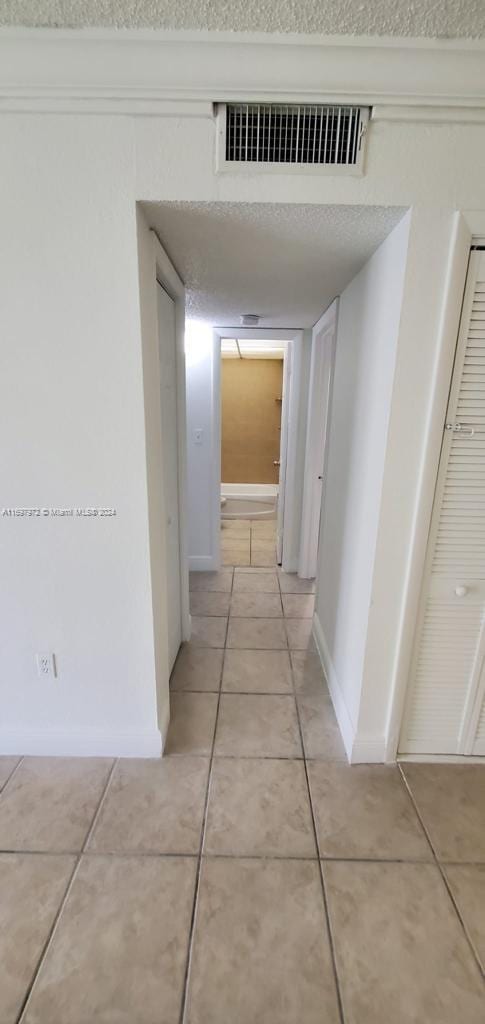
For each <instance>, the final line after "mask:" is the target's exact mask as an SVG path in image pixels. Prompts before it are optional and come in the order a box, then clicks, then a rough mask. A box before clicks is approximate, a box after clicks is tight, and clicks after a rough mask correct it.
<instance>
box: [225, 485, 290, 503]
mask: <svg viewBox="0 0 485 1024" xmlns="http://www.w3.org/2000/svg"><path fill="white" fill-rule="evenodd" d="M221 497H222V498H239V499H240V500H244V501H264V500H265V499H266V500H267V501H272V500H273V499H276V498H277V497H278V484H224V483H221Z"/></svg>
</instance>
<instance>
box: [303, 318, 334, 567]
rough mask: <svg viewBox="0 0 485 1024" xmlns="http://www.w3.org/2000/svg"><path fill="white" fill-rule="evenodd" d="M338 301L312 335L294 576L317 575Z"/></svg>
mask: <svg viewBox="0 0 485 1024" xmlns="http://www.w3.org/2000/svg"><path fill="white" fill-rule="evenodd" d="M337 310H338V299H335V302H333V303H332V305H331V306H330V307H329V308H328V309H327V310H326V312H325V313H324V314H323V316H322V317H321V318H320V320H319V321H318V323H316V324H315V327H314V328H313V333H312V355H311V364H310V388H309V400H308V421H307V436H306V450H305V477H304V483H303V509H302V527H301V544H300V561H299V567H298V575H299V576H302V577H304V578H306V579H313V577H314V576H316V574H317V555H318V539H319V532H320V516H321V508H322V494H323V488H324V480H325V461H326V452H327V424H328V415H329V408H330V396H331V387H332V379H333V367H334V360H335V342H336V335H337Z"/></svg>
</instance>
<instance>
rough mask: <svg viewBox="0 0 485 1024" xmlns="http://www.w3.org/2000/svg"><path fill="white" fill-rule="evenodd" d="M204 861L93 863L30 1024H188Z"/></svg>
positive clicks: (41, 981) (73, 895)
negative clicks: (185, 1013) (187, 991)
mask: <svg viewBox="0 0 485 1024" xmlns="http://www.w3.org/2000/svg"><path fill="white" fill-rule="evenodd" d="M195 872H196V861H195V858H187V859H186V858H177V857H168V858H164V857H98V856H89V857H85V858H83V862H82V863H81V866H80V868H79V871H78V874H77V876H76V879H75V881H74V884H73V887H72V889H71V891H70V894H69V897H68V899H67V902H66V906H65V907H64V910H63V913H62V915H61V918H60V920H59V925H58V928H57V930H56V933H55V936H54V939H53V941H52V945H51V946H50V949H49V951H48V953H47V957H46V960H45V962H44V965H43V966H42V968H41V971H40V973H39V977H38V979H37V982H36V984H35V986H34V989H33V992H32V997H31V1001H30V1002H29V1004H28V1007H27V1012H26V1016H25V1022H26V1024H88V1022H89V1024H91V1022H93V1024H94V1021H96V1024H154V1022H160V1024H161V1022H163V1024H178V1020H179V1016H180V1007H181V1000H182V989H183V981H184V972H185V964H186V958H187V947H188V938H189V929H190V917H191V912H192V903H193V896H194V887H195Z"/></svg>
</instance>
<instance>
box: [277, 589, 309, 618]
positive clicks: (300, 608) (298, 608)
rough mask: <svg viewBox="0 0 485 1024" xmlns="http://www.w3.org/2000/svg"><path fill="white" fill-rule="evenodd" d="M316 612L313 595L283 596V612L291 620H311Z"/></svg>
mask: <svg viewBox="0 0 485 1024" xmlns="http://www.w3.org/2000/svg"><path fill="white" fill-rule="evenodd" d="M314 610H315V597H314V595H313V594H283V611H284V613H285V615H286V617H287V618H289V619H311V618H313V612H314Z"/></svg>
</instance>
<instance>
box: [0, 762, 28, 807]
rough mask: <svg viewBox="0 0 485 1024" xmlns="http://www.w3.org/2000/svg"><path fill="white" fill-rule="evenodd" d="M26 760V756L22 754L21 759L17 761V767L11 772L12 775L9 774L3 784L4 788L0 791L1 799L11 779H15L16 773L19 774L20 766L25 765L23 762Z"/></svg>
mask: <svg viewBox="0 0 485 1024" xmlns="http://www.w3.org/2000/svg"><path fill="white" fill-rule="evenodd" d="M15 756H16V755H15V754H14V757H15ZM24 760H25V756H24V755H23V754H22V756H21V757H20V759H19V760H18V761H17V764H16V765H14V767H13V768H12V771H11V772H10V774H9V775H8V776H7V778H6V779H5V782H4V783H3V786H2V788H1V789H0V797H1V796H2V793H4V792H5V790H6V788H7V786H8V784H9V782H10V780H11V779H13V777H14V775H15V774H16V772H18V770H19V768H20V765H21V764H22V763H23V761H24Z"/></svg>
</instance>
